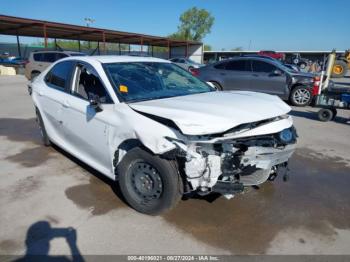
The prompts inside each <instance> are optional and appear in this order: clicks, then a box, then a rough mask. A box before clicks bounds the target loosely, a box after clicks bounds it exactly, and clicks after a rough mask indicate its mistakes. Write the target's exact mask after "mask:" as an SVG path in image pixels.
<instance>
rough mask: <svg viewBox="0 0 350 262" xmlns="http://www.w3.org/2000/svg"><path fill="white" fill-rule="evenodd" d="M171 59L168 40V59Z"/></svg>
mask: <svg viewBox="0 0 350 262" xmlns="http://www.w3.org/2000/svg"><path fill="white" fill-rule="evenodd" d="M170 58H171V49H170V41H169V40H168V59H170Z"/></svg>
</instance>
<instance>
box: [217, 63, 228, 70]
mask: <svg viewBox="0 0 350 262" xmlns="http://www.w3.org/2000/svg"><path fill="white" fill-rule="evenodd" d="M226 64H227V63H226V62H222V63H219V64H216V65H214V67H215V68H216V69H226Z"/></svg>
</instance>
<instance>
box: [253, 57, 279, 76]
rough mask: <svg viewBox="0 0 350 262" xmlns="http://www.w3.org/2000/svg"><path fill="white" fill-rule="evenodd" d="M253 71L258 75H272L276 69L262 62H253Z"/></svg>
mask: <svg viewBox="0 0 350 262" xmlns="http://www.w3.org/2000/svg"><path fill="white" fill-rule="evenodd" d="M252 66H253V71H254V72H258V73H272V72H273V71H275V70H276V67H275V66H274V65H272V64H270V63H267V62H263V61H257V60H254V61H253V64H252Z"/></svg>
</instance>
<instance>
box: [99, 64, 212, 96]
mask: <svg viewBox="0 0 350 262" xmlns="http://www.w3.org/2000/svg"><path fill="white" fill-rule="evenodd" d="M103 67H104V69H105V71H106V73H107V75H108V77H109V79H110V81H111V84H112V86H113V87H114V90H115V91H116V93H117V95H118V97H119V98H121V99H122V100H123V101H125V102H139V101H145V100H152V99H160V98H167V97H174V96H184V95H191V94H197V93H204V92H210V91H214V89H213V88H211V87H210V86H209V85H207V84H206V83H204V82H202V81H200V80H199V79H197V78H195V77H194V76H192V75H191V74H190V73H189V72H187V71H186V70H184V69H182V68H180V67H179V66H177V65H174V64H171V63H158V62H130V63H110V64H104V65H103Z"/></svg>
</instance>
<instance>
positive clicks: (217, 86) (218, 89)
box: [209, 81, 223, 91]
mask: <svg viewBox="0 0 350 262" xmlns="http://www.w3.org/2000/svg"><path fill="white" fill-rule="evenodd" d="M209 82H210V83H212V84H213V86H214V88H215V89H216V90H217V91H222V90H223V89H222V86H221V85H220V84H219V83H218V82H215V81H209Z"/></svg>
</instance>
